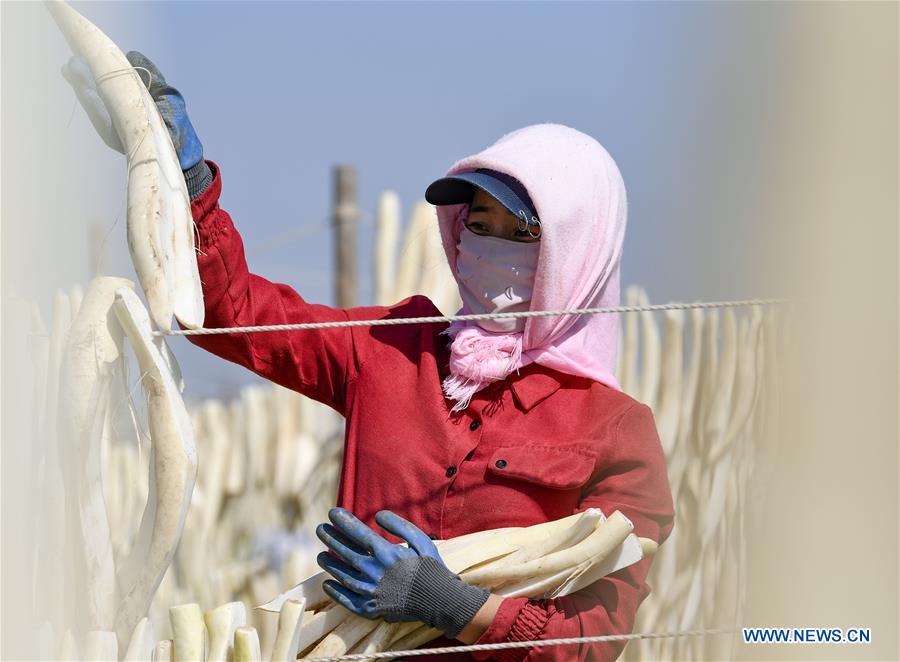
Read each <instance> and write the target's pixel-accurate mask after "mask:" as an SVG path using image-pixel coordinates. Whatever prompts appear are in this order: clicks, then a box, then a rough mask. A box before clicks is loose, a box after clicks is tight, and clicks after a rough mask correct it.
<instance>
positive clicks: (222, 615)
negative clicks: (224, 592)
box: [203, 602, 247, 662]
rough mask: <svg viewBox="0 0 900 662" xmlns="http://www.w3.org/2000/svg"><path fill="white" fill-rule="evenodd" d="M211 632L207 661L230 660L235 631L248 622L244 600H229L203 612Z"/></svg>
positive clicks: (208, 630)
mask: <svg viewBox="0 0 900 662" xmlns="http://www.w3.org/2000/svg"><path fill="white" fill-rule="evenodd" d="M203 620H204V621H205V622H206V630H207V632H208V634H209V652H208V653H207V656H206V660H207V662H228V660H229V659H230V657H231V655H232V648H233V645H234V632H235V630H237V629H238V628H239V627H243V626H244V624H246V622H247V608H246V607H245V606H244V603H243V602H229V603H227V604H224V605H220V606H219V607H216V608H215V609H211V610H209V611H207V612H206V613H205V614H203Z"/></svg>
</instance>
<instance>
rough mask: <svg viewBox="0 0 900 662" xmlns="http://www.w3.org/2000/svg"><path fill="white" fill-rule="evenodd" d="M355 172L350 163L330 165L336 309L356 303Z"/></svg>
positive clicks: (356, 210) (356, 207)
mask: <svg viewBox="0 0 900 662" xmlns="http://www.w3.org/2000/svg"><path fill="white" fill-rule="evenodd" d="M356 182H357V173H356V168H355V167H353V166H351V165H339V166H336V167H335V168H334V213H333V216H332V218H333V222H334V238H335V242H334V245H335V269H336V276H337V278H336V279H335V285H336V288H337V290H336V297H335V299H336V301H337V307H338V308H350V307H351V306H354V305H356V222H357V221H358V220H359V207H358V205H357V186H356Z"/></svg>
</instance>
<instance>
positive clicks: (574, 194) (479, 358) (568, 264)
mask: <svg viewBox="0 0 900 662" xmlns="http://www.w3.org/2000/svg"><path fill="white" fill-rule="evenodd" d="M478 168H489V169H491V170H497V171H500V172H504V173H506V174H508V175H512V176H513V177H515V178H516V179H518V180H519V181H520V182H522V184H523V185H524V186H525V189H526V190H527V191H528V194H529V196H530V197H531V200H532V202H533V203H534V207H535V209H536V211H537V214H538V217H539V218H540V219H541V223H542V231H541V240H540V244H541V248H540V255H539V257H538V264H537V272H536V274H535V282H534V290H533V294H532V301H531V308H530V309H531V310H560V309H569V308H589V307H601V306H602V307H606V306H618V305H619V262H620V258H621V255H622V243H623V240H624V238H625V222H626V216H627V201H626V195H625V184H624V182H623V181H622V175H621V173H620V172H619V168H618V167H617V166H616V163H615V161H613V159H612V157H611V156H610V155H609V153H608V152H607V151H606V150H605V149H604V148H603V146H602V145H600V143H598V142H597V141H596V140H594V139H593V138H591V137H590V136H588V135H586V134H584V133H581V132H580V131H576V130H575V129H572V128H570V127H567V126H563V125H561V124H536V125H533V126H527V127H524V128H522V129H518V130H516V131H513V132H511V133H508V134H506V135H505V136H503V137H502V138H500V140H498V141H497V142H495V143H494V144H493V145H491V146H490V147H488V148H487V149H485V150H484V151H482V152H480V153H478V154H475V155H473V156H468V157H466V158H464V159H462V160H460V161H457V162H456V163H455V164H454V165H453V166H451V168H450V169H449V170H448V171H447V175H455V174H459V173H462V172H471V171H474V170H477V169H478ZM468 211H469V210H468V205H466V204H459V205H440V206H438V207H437V216H438V225H439V227H440V231H441V242H442V243H443V246H444V251H445V252H446V254H447V260H448V261H449V263H450V269H451V271H452V272H453V276H454V278H456V279H457V280H458V279H459V277H458V274H457V269H456V256H457V248H456V245H457V243H458V242H459V238H460V232H461V231H462V230H463V223H464V221H465V219H466V217H467V216H468ZM471 312H473V311H470V310H468V309H467V307H466V306H465V305H464V306H463V307H462V309H460V311H459V312H458V313H457V314H459V315H464V314H469V313H471ZM618 323H619V322H618V314H617V313H601V314H595V315H560V316H553V317H532V318H527V319H526V323H525V330H524V331H523V332H522V333H491V332H488V331H484V330H483V329H481V327H479V326H478V325H477V324H475V323H474V322H454V323H452V324H451V325H450V327H449V328H448V329H447V330H446V331H445V333H447V334H448V335H450V336H451V337H452V338H453V342H452V344H451V347H450V351H451V356H450V373H451V374H450V376H449V377H448V378H447V379H446V380H445V381H444V391H445V394H446V395H447V397H448V398H450V399H453V400H456V401H457V402H456V404H455V405H454V407H453V410H454V411H457V410H460V409H464V408H465V407H467V406H468V404H469V400H470V399H471V397H472V395H474V393H476V392H477V391H479V390H481V389H482V388H484V387H485V386H487V385H488V384H490V383H491V382H492V381H495V380H498V379H505V378H506V376H507V375H509V374H510V373H511V372H514V371H516V370H518V369H519V368H521V367H523V366H526V365H528V364H529V363H532V362H534V363H539V364H541V365H543V366H546V367H548V368H553V369H555V370H559V371H561V372H565V373H569V374H572V375H577V376H582V377H587V378H589V379H593V380H595V381H598V382H601V383H603V384H606V385H608V386H610V387H612V388H615V389H620V387H619V383H618V381H616V378H615V367H616V351H617V343H618Z"/></svg>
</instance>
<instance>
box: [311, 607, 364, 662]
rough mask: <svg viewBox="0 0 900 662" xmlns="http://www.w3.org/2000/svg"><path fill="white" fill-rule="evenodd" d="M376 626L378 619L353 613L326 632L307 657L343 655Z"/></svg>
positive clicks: (312, 658)
mask: <svg viewBox="0 0 900 662" xmlns="http://www.w3.org/2000/svg"><path fill="white" fill-rule="evenodd" d="M377 626H378V621H373V620H369V619H368V618H362V617H361V616H356V615H355V614H354V615H351V616H350V618H348V619H347V620H345V621H344V622H343V623H341V624H340V625H339V626H337V627H336V628H335V629H334V630H333V631H332V632H330V633H328V634H327V635H326V636H325V638H324V639H322V641H320V642H319V644H318V645H317V646H316V647H315V648H313V650H312V652H310V653H309V654H308V655H307V657H309V659H311V660H314V659H315V658H317V657H333V656H337V655H344V654H345V653H346V652H347V651H348V650H350V649H351V648H353V646H355V645H356V644H357V643H359V642H360V641H362V639H363V638H365V637H366V635H368V634H369V633H370V632H371V631H372V630H374V629H375V628H376V627H377Z"/></svg>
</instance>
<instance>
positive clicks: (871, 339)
mask: <svg viewBox="0 0 900 662" xmlns="http://www.w3.org/2000/svg"><path fill="white" fill-rule="evenodd" d="M72 6H73V7H75V8H76V9H78V11H80V12H81V13H83V14H84V15H85V16H86V17H87V18H89V19H90V20H91V21H93V22H94V23H95V24H97V25H98V26H100V27H101V28H102V29H103V30H104V31H105V32H106V33H107V34H108V35H109V36H110V37H111V38H112V39H113V40H114V41H115V42H116V43H117V44H119V45H120V46H121V47H122V49H123V50H140V51H142V52H143V53H144V54H146V55H147V56H148V57H150V58H151V59H152V60H153V61H154V62H156V63H157V65H158V66H159V68H160V69H161V70H162V72H163V73H164V74H165V75H166V78H167V80H168V82H169V83H170V84H172V85H173V86H175V87H177V88H178V89H179V90H180V91H181V92H182V94H183V95H184V97H185V99H186V101H187V107H188V111H189V113H190V117H191V119H192V121H193V124H194V126H195V127H196V129H197V132H198V134H199V136H200V139H201V140H202V142H203V144H204V148H205V155H206V157H207V158H209V159H212V160H214V161H215V162H216V163H217V164H218V165H219V166H220V168H221V172H222V178H223V184H224V188H223V194H222V197H221V204H222V206H223V208H224V209H226V210H227V211H228V212H230V213H231V215H232V217H233V218H234V221H235V223H236V225H237V227H238V229H239V231H240V232H241V234H242V236H243V239H244V243H245V245H246V247H247V259H248V263H249V265H250V268H251V270H252V271H253V272H255V273H257V274H259V275H261V276H264V277H266V278H268V279H270V280H273V281H277V282H283V283H288V284H290V285H291V286H293V287H294V288H295V289H296V290H297V291H298V292H300V293H301V294H302V295H303V296H304V298H306V299H307V300H309V301H314V302H317V303H324V304H330V305H335V304H336V294H335V280H336V279H335V264H334V253H335V247H334V244H333V242H334V237H333V229H332V226H331V209H332V206H333V181H332V178H333V168H334V167H335V166H336V165H337V164H351V165H353V166H354V167H355V168H356V169H357V172H358V177H359V189H358V203H359V208H360V211H361V216H360V221H359V224H358V232H357V237H358V251H357V254H358V257H359V261H358V279H357V291H356V295H355V297H356V299H355V302H356V305H366V304H370V303H373V301H374V290H373V287H372V282H373V279H372V263H371V254H372V250H371V247H372V243H373V240H374V230H375V227H374V222H373V219H374V215H375V208H376V203H377V199H378V196H379V194H380V193H381V192H382V191H384V190H388V189H390V190H394V191H396V192H397V193H398V195H399V198H400V201H401V207H402V217H403V219H404V221H406V220H407V219H408V218H409V215H410V213H411V211H412V209H413V206H414V205H415V203H416V202H418V201H419V200H420V199H421V198H422V197H423V194H424V190H425V188H426V186H427V185H428V184H429V183H430V182H431V181H433V180H434V179H435V178H437V177H439V176H441V175H442V174H443V173H444V172H445V171H446V170H447V168H448V167H449V166H450V165H451V164H452V163H453V162H454V161H456V160H457V159H459V158H461V157H463V156H467V155H469V154H472V153H474V152H477V151H480V150H481V149H483V148H484V147H486V146H487V145H489V144H491V143H492V142H494V141H495V140H496V139H498V138H499V137H500V136H502V135H503V134H505V133H507V132H509V131H511V130H513V129H516V128H519V127H522V126H525V125H528V124H533V123H538V122H559V123H563V124H567V125H570V126H573V127H575V128H577V129H579V130H581V131H584V132H586V133H588V134H590V135H592V136H594V137H595V138H596V139H597V140H598V141H599V142H600V143H602V144H603V145H604V146H605V147H606V148H607V150H608V151H609V152H610V154H611V155H612V156H613V158H614V159H615V160H616V162H617V163H618V165H619V167H620V169H621V171H622V174H623V176H624V180H625V184H626V188H627V190H628V202H629V218H628V230H627V234H626V243H625V253H624V258H623V265H622V283H623V285H628V284H640V285H641V286H643V287H644V288H645V289H646V291H647V293H648V295H649V298H650V301H651V302H653V303H663V302H668V301H713V300H723V299H744V298H765V297H781V296H807V295H813V296H816V297H818V300H819V301H820V303H821V304H823V305H822V306H821V307H819V308H817V309H816V311H815V313H814V314H812V315H811V316H810V317H809V318H807V319H805V320H804V321H803V322H802V323H799V324H798V326H797V329H796V335H797V337H798V338H800V339H802V342H801V343H800V345H799V347H798V351H797V352H796V353H795V354H793V355H792V356H791V357H790V358H791V360H790V362H789V363H790V365H785V369H786V370H788V369H792V372H791V373H790V375H791V377H790V379H789V380H788V383H789V385H790V395H791V396H792V399H791V400H790V402H791V403H792V407H791V408H790V410H789V412H788V416H787V419H786V422H785V427H784V430H785V432H784V435H783V437H782V438H781V446H780V450H779V456H778V462H777V465H776V467H775V473H774V474H773V476H772V482H771V488H770V489H769V491H768V496H767V500H766V501H765V503H764V504H763V503H760V504H758V505H757V506H756V507H758V508H760V509H763V508H764V509H765V510H764V514H763V515H762V516H761V518H762V520H763V521H764V522H765V524H766V528H765V530H764V531H763V532H760V533H759V536H758V538H756V539H754V540H751V541H750V544H751V545H752V546H753V548H754V553H753V554H752V555H751V567H752V569H753V573H752V576H753V577H754V578H755V579H756V581H754V582H753V583H752V584H751V585H750V586H749V587H748V592H749V595H748V614H747V619H746V624H748V625H797V626H801V625H819V626H823V627H824V626H840V627H851V626H862V627H872V628H873V632H874V633H875V634H874V637H873V642H872V644H871V645H869V646H859V647H855V648H852V649H851V648H847V647H841V646H831V647H824V648H822V647H803V646H794V647H786V646H779V647H776V646H770V647H761V646H759V647H755V648H754V647H747V646H744V647H742V648H739V649H738V650H737V653H736V654H737V656H738V657H743V658H746V659H883V660H893V659H898V658H900V643H898V625H897V623H898V622H900V615H898V606H897V605H898V593H900V585H898V562H900V552H898V501H900V495H898V452H897V450H898V434H897V432H898V427H897V426H898V414H897V412H898V408H897V407H898V389H897V378H898V353H897V343H898V323H897V320H898V318H897V312H898V296H897V295H898V291H897V285H898V200H897V191H898V127H897V123H898V55H900V53H898V5H897V4H896V3H854V2H833V3H805V2H804V3H801V2H776V3H757V2H745V3H705V2H704V3H701V2H697V3H694V2H674V3H668V2H666V3H657V2H644V3H602V2H597V3H544V2H534V3H488V2H484V3H480V2H479V3H440V2H435V3H390V2H366V3H350V2H346V3H345V2H340V3H299V2H298V3H280V2H278V3H266V2H253V3H249V2H228V3H225V2H222V3H218V2H179V3H156V2H153V3H146V2H129V3H105V2H97V3H93V2H92V3H80V2H79V3H72ZM0 12H2V14H0V17H2V44H0V48H2V113H0V116H2V117H0V123H2V124H0V126H2V297H3V305H4V318H7V316H6V314H5V313H6V310H7V305H8V303H9V302H10V301H11V300H13V299H22V300H33V301H36V302H37V304H38V306H39V307H40V308H41V309H42V310H43V311H44V312H45V314H46V315H47V316H48V317H49V315H50V310H51V305H52V300H53V296H54V293H55V291H56V290H57V289H58V288H62V289H67V288H69V287H71V286H72V285H73V284H76V283H78V284H81V285H82V286H85V285H86V284H87V283H88V281H89V280H90V278H91V277H92V276H93V275H95V274H96V273H104V274H110V275H119V276H124V277H128V278H134V272H133V269H132V267H131V262H130V258H129V256H128V253H127V250H126V248H125V246H126V243H125V226H124V212H125V177H124V174H125V173H124V168H123V157H122V156H121V155H119V154H117V153H114V152H112V151H111V150H109V149H108V148H107V147H106V146H105V145H104V144H103V143H102V141H101V140H99V139H98V137H97V136H96V135H95V133H94V131H93V128H92V126H91V125H90V122H89V121H88V119H87V117H86V116H85V114H84V112H83V111H82V110H81V108H80V107H79V106H78V104H77V101H76V99H75V96H74V94H73V93H72V91H71V89H70V88H69V86H68V84H67V83H66V81H65V80H64V79H63V77H62V76H61V75H60V73H59V70H60V67H61V66H62V65H63V63H65V61H66V60H67V59H68V57H69V55H70V52H69V50H68V46H67V45H66V43H65V42H64V40H63V38H62V37H61V35H60V34H59V32H58V30H57V29H56V27H55V26H54V25H53V23H52V21H51V19H50V17H49V15H48V14H47V12H46V11H45V9H44V8H43V7H42V6H41V5H40V4H38V3H18V2H4V3H2V5H0ZM441 259H443V256H441ZM432 266H434V268H437V267H438V266H440V265H427V264H426V265H424V268H425V269H428V268H430V267H432ZM451 312H452V311H451ZM14 337H15V334H14V333H13V330H11V329H10V328H9V325H8V324H7V323H6V320H5V321H4V328H3V347H2V359H3V369H2V372H3V375H2V377H3V382H2V388H3V415H2V419H3V437H2V453H3V455H2V467H3V494H2V496H3V527H2V535H3V561H2V562H3V582H4V585H7V582H13V586H15V581H14V580H15V575H16V567H17V566H16V564H17V563H21V561H22V559H24V558H27V555H28V550H27V549H25V548H23V546H22V545H18V546H17V545H16V544H15V542H14V539H15V532H16V531H17V530H18V527H19V526H20V525H21V524H22V522H23V521H24V520H26V519H27V518H28V516H29V513H28V508H27V507H25V506H23V504H22V503H17V502H16V495H17V494H18V493H19V490H20V489H21V481H22V480H23V478H21V475H20V473H21V472H20V469H21V467H22V463H23V462H26V461H27V460H26V459H25V457H24V455H23V454H22V449H21V447H19V446H18V445H17V443H16V441H17V439H19V438H20V437H19V436H17V435H19V433H20V430H19V427H17V421H16V416H15V412H16V410H17V400H16V395H17V391H19V390H20V386H19V382H18V381H17V380H18V377H19V376H20V375H21V373H20V372H17V371H16V370H15V369H14V366H15V363H14V362H13V363H11V362H10V357H11V355H13V356H14V355H15V354H16V352H18V351H20V349H21V348H20V347H18V346H17V345H16V344H15V342H14ZM171 346H172V347H173V349H174V351H175V353H176V355H177V357H178V360H179V362H180V364H181V366H182V369H183V371H184V377H185V382H186V384H187V387H186V391H185V398H186V399H188V400H197V401H199V400H201V399H204V398H210V397H213V396H215V397H219V398H228V397H233V396H236V395H238V394H239V393H240V392H241V389H242V388H244V387H245V386H246V385H248V384H250V383H253V382H255V381H258V380H257V378H255V377H254V376H253V375H252V374H251V373H249V372H248V371H246V370H244V369H242V368H239V367H237V366H234V365H231V364H228V363H226V362H224V361H222V360H220V359H218V358H216V357H213V356H212V355H208V354H205V353H203V352H202V351H201V350H200V349H199V348H196V347H193V346H191V345H189V344H188V343H187V342H185V341H182V340H180V339H173V341H172V342H171ZM21 438H24V437H21ZM15 595H16V593H15V592H14V591H11V590H7V589H6V588H4V590H3V605H2V606H3V614H4V616H3V632H2V635H3V646H4V651H3V657H4V659H12V657H9V658H7V654H8V653H9V652H10V651H11V650H15V649H9V648H7V646H8V645H12V644H7V642H8V641H10V639H9V638H8V637H9V635H10V633H11V632H14V631H15V627H16V624H17V623H19V621H17V620H16V619H15V617H14V615H13V613H12V612H14V611H15V609H16V600H15Z"/></svg>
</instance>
